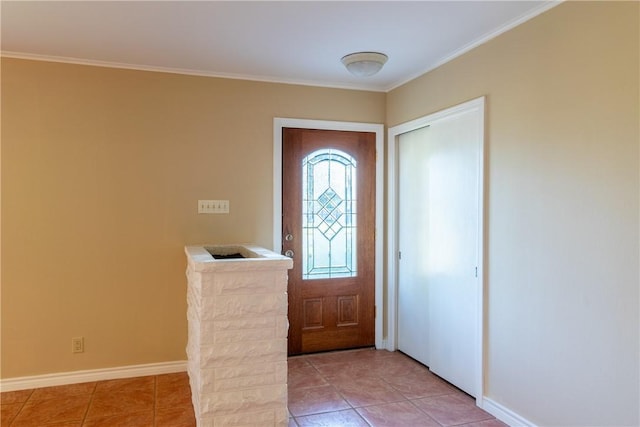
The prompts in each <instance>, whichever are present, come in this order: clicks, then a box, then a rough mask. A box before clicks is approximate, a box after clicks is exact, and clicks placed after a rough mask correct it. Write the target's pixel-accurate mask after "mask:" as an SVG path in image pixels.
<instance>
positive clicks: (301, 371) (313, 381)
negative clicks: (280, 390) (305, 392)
mask: <svg viewBox="0 0 640 427" xmlns="http://www.w3.org/2000/svg"><path fill="white" fill-rule="evenodd" d="M287 385H288V388H289V390H293V389H295V388H300V387H317V386H320V385H327V381H326V380H325V379H324V377H323V376H322V375H320V373H318V371H317V370H316V368H314V367H313V366H311V365H307V366H302V367H298V368H294V369H290V370H289V372H288V380H287Z"/></svg>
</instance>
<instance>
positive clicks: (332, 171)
mask: <svg viewBox="0 0 640 427" xmlns="http://www.w3.org/2000/svg"><path fill="white" fill-rule="evenodd" d="M356 219H357V212H356V160H355V159H354V158H353V157H351V156H350V155H348V154H347V153H345V152H343V151H340V150H334V149H323V150H318V151H315V152H313V153H311V154H309V155H308V156H307V157H305V158H304V159H303V160H302V278H303V279H326V278H335V277H353V276H356V275H357V258H356V255H357V254H356V249H357V245H356V237H357V228H356V223H357V221H356Z"/></svg>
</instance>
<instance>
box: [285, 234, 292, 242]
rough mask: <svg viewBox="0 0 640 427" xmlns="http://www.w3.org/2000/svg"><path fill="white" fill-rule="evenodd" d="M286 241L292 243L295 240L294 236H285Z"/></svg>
mask: <svg viewBox="0 0 640 427" xmlns="http://www.w3.org/2000/svg"><path fill="white" fill-rule="evenodd" d="M284 240H286V241H287V242H290V241H292V240H293V234H287V235H286V236H284Z"/></svg>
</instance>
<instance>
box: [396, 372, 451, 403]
mask: <svg viewBox="0 0 640 427" xmlns="http://www.w3.org/2000/svg"><path fill="white" fill-rule="evenodd" d="M385 381H386V382H387V383H388V384H389V385H391V386H392V387H393V388H394V389H396V390H398V391H399V392H400V393H402V395H403V396H405V397H406V398H407V399H419V398H422V397H432V396H439V395H443V394H452V393H454V392H455V391H456V389H455V388H454V387H452V386H451V385H449V384H448V383H447V382H446V381H444V380H442V379H441V378H438V377H437V376H436V375H434V374H432V373H431V372H429V371H427V370H424V371H421V372H416V373H414V374H412V375H403V376H398V377H386V378H385Z"/></svg>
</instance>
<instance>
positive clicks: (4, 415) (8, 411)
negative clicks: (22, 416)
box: [0, 402, 24, 427]
mask: <svg viewBox="0 0 640 427" xmlns="http://www.w3.org/2000/svg"><path fill="white" fill-rule="evenodd" d="M22 405H24V402H16V403H3V404H2V405H0V407H1V408H2V410H1V411H0V426H2V427H6V426H8V425H9V423H11V421H13V419H14V418H15V416H16V415H18V412H20V409H22Z"/></svg>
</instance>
